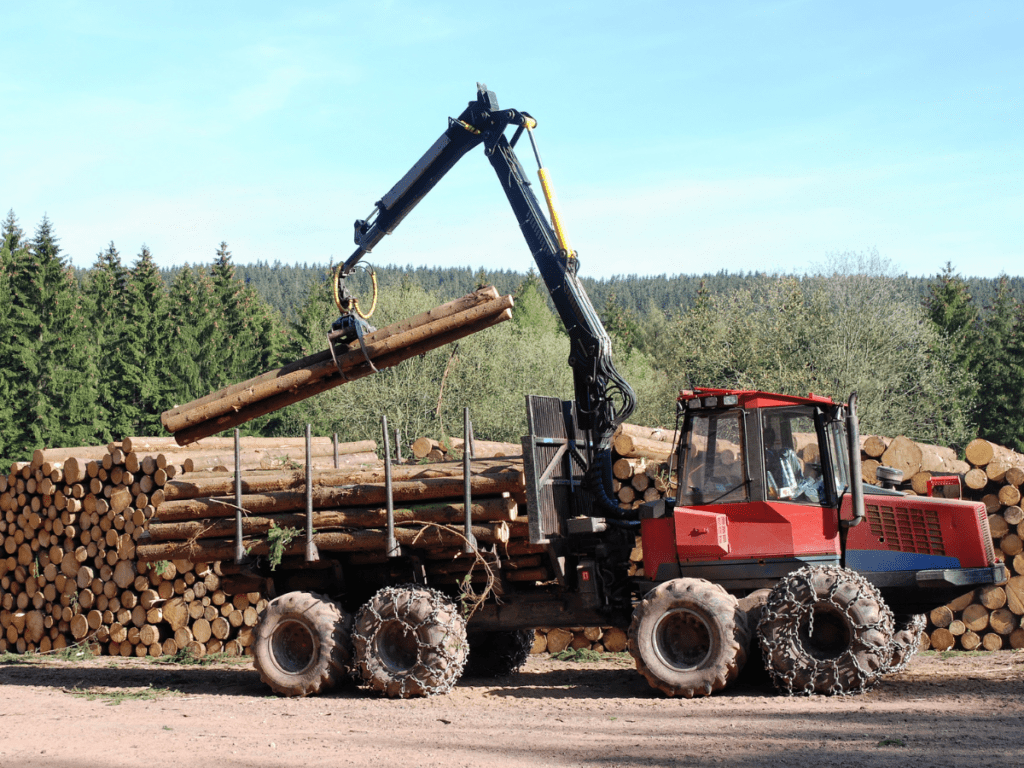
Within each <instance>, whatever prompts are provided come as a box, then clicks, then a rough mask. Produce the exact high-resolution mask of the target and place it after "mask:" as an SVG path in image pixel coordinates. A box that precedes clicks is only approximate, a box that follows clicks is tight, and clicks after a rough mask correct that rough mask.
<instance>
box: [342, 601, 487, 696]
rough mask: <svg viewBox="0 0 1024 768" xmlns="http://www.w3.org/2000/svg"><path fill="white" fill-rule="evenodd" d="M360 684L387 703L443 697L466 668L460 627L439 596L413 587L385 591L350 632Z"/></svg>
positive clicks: (368, 605) (462, 627)
mask: <svg viewBox="0 0 1024 768" xmlns="http://www.w3.org/2000/svg"><path fill="white" fill-rule="evenodd" d="M353 648H354V656H355V662H356V669H357V672H358V674H359V677H360V678H361V679H362V681H363V683H364V684H365V685H367V686H368V687H370V688H372V689H373V690H375V691H379V692H381V693H383V694H384V695H385V696H387V697H389V698H393V699H394V698H401V699H408V698H411V697H413V696H433V695H436V694H440V693H447V692H448V691H449V690H451V688H452V686H454V685H455V683H456V682H458V680H459V677H460V676H461V675H462V670H463V668H464V667H465V665H466V656H467V654H468V652H469V645H468V643H467V642H466V622H465V620H464V619H463V618H462V616H461V614H460V613H459V610H458V608H457V607H456V606H455V604H454V603H452V601H451V600H449V599H448V598H447V597H445V596H444V595H443V594H441V593H440V592H438V591H437V590H434V589H429V588H427V587H421V586H418V585H415V584H406V585H403V586H398V587H386V588H384V589H382V590H380V591H378V592H377V593H376V594H375V595H374V596H373V597H372V598H370V600H369V601H368V602H367V603H366V605H364V606H363V607H362V609H361V610H360V611H359V615H358V616H356V621H355V625H354V627H353Z"/></svg>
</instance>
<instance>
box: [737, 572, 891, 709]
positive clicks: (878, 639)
mask: <svg viewBox="0 0 1024 768" xmlns="http://www.w3.org/2000/svg"><path fill="white" fill-rule="evenodd" d="M757 634H758V638H759V640H760V642H761V649H762V651H763V653H764V659H765V666H766V668H767V669H768V672H769V674H770V675H771V677H772V682H773V683H774V684H775V687H776V688H777V689H778V690H779V691H781V692H782V693H785V694H788V695H792V694H795V693H802V694H812V693H822V694H830V695H831V694H841V693H842V694H846V693H862V692H864V691H866V690H868V689H869V688H871V686H873V685H874V684H875V683H876V682H877V681H878V679H879V677H880V676H881V675H882V674H884V673H885V672H886V671H887V669H888V665H889V662H890V661H891V659H892V649H891V645H890V644H891V641H892V635H893V618H892V612H891V611H890V610H889V608H888V607H887V606H886V604H885V602H884V601H883V600H882V596H881V595H880V594H879V592H878V590H877V589H876V588H875V587H874V585H872V584H871V583H870V582H868V581H867V579H865V578H864V577H862V576H861V575H859V574H858V573H855V572H854V571H851V570H848V569H846V568H840V567H839V566H832V565H828V566H808V567H805V568H801V569H800V570H798V571H794V572H793V573H791V574H789V575H788V576H786V577H785V578H784V579H782V580H781V581H780V582H779V583H778V584H777V585H776V586H775V588H774V589H773V590H772V591H771V594H770V595H769V596H768V602H767V604H766V605H765V607H764V609H763V612H762V615H761V621H760V623H759V624H758V627H757Z"/></svg>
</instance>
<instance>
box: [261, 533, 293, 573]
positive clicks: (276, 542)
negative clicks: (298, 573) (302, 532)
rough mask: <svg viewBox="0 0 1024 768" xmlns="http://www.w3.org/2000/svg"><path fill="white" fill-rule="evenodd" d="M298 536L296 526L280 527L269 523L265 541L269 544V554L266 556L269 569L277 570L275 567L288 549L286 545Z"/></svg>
mask: <svg viewBox="0 0 1024 768" xmlns="http://www.w3.org/2000/svg"><path fill="white" fill-rule="evenodd" d="M298 537H299V531H298V529H297V528H281V527H280V526H277V525H274V524H273V523H271V524H270V529H269V530H268V531H267V543H268V544H269V546H270V555H269V556H268V560H269V561H270V570H272V571H276V570H277V567H278V566H279V565H280V564H281V561H282V560H283V559H284V556H285V553H286V552H287V551H288V547H289V546H290V545H291V543H292V542H293V541H295V539H297V538H298Z"/></svg>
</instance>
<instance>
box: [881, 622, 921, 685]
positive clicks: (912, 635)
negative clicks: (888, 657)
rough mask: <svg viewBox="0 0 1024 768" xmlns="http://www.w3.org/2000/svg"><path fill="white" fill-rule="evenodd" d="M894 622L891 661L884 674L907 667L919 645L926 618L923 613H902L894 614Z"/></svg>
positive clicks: (900, 670)
mask: <svg viewBox="0 0 1024 768" xmlns="http://www.w3.org/2000/svg"><path fill="white" fill-rule="evenodd" d="M894 623H895V630H894V632H893V635H892V645H891V648H892V661H891V662H890V663H889V667H888V668H887V669H886V674H888V673H890V672H893V673H897V672H902V671H903V670H905V669H906V668H907V665H908V664H910V660H911V659H912V658H914V654H915V653H917V651H918V649H919V648H920V647H921V635H922V634H923V633H924V630H925V628H926V627H927V626H928V618H927V617H926V616H925V615H924V614H923V613H904V614H900V615H899V616H896V617H895V619H894Z"/></svg>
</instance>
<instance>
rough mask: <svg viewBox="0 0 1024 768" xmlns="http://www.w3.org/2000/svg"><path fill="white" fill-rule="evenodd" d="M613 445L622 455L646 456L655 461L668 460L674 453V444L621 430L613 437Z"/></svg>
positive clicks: (635, 457)
mask: <svg viewBox="0 0 1024 768" xmlns="http://www.w3.org/2000/svg"><path fill="white" fill-rule="evenodd" d="M612 446H613V447H614V448H615V451H616V453H618V454H619V455H620V456H626V457H629V458H634V459H637V458H645V459H652V460H654V461H668V459H669V457H670V456H671V455H672V444H671V443H666V442H662V441H661V440H648V439H646V438H643V437H636V436H634V435H628V434H626V433H624V432H620V433H618V434H616V435H615V437H613V438H612Z"/></svg>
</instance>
